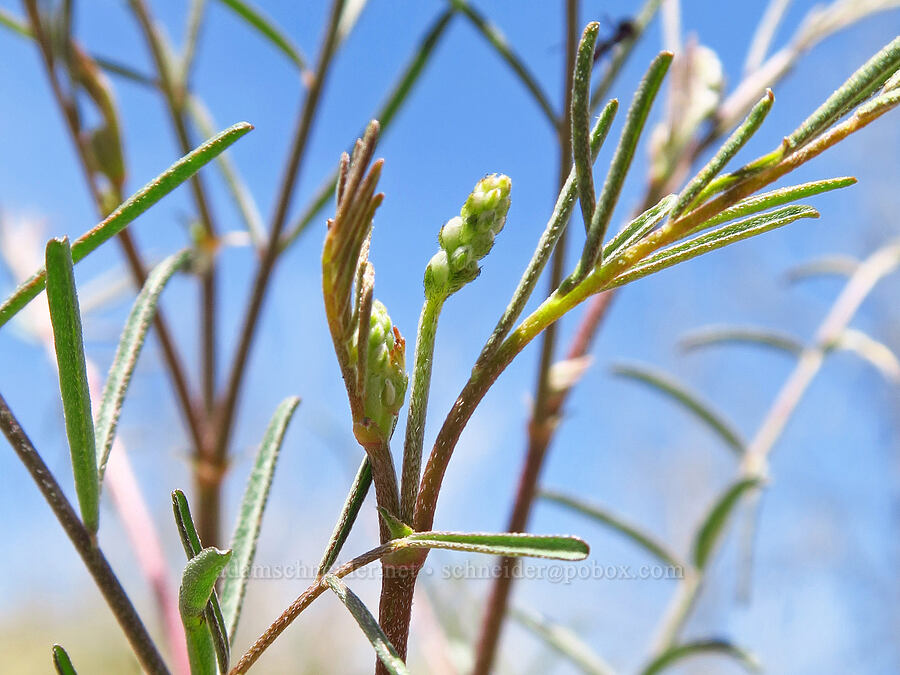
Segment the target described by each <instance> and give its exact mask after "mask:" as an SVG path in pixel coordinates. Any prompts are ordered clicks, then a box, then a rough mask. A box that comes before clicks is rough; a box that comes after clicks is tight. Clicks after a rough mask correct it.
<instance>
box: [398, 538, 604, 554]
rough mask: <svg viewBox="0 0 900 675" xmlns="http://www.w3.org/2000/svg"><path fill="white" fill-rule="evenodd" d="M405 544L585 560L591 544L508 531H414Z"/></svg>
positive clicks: (409, 545)
mask: <svg viewBox="0 0 900 675" xmlns="http://www.w3.org/2000/svg"><path fill="white" fill-rule="evenodd" d="M398 541H399V542H402V544H403V546H404V547H407V546H408V547H410V548H442V549H448V550H450V551H468V552H471V553H488V554H490V555H498V556H506V557H528V558H550V559H551V560H584V559H585V558H587V556H588V553H589V552H590V547H589V546H588V545H587V544H586V543H585V542H584V541H583V540H581V539H579V538H577V537H565V536H554V535H539V534H527V533H517V532H509V533H502V534H487V533H477V532H475V533H466V532H416V533H414V534H411V535H408V536H406V537H404V538H403V539H401V540H398Z"/></svg>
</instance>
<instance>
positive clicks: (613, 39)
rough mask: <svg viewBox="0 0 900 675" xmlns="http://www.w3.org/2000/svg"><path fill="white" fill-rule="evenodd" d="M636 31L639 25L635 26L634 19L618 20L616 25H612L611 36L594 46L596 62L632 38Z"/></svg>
mask: <svg viewBox="0 0 900 675" xmlns="http://www.w3.org/2000/svg"><path fill="white" fill-rule="evenodd" d="M636 33H637V26H635V24H634V21H632V20H631V19H620V20H619V21H617V22H616V23H615V25H613V26H612V32H611V34H610V36H609V37H608V38H606V39H605V40H600V41H599V42H598V43H597V46H596V47H595V48H594V63H597V61H599V60H600V59H602V58H603V57H604V56H605V55H606V54H608V53H609V52H610V51H611V50H612V48H613V47H615V46H616V45H617V44H619V43H620V42H624V41H625V40H630V39H632V38H633V37H634V36H635V34H636Z"/></svg>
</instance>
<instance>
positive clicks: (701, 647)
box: [641, 640, 762, 675]
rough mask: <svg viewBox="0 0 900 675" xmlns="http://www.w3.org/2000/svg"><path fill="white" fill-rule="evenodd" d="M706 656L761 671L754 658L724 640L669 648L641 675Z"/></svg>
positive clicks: (703, 641)
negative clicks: (727, 657) (732, 660)
mask: <svg viewBox="0 0 900 675" xmlns="http://www.w3.org/2000/svg"><path fill="white" fill-rule="evenodd" d="M708 654H721V655H723V656H730V657H731V658H733V659H735V660H736V661H737V662H738V663H740V664H741V665H742V666H744V668H746V669H747V670H749V671H751V672H758V671H760V670H762V668H761V666H760V664H759V662H758V661H757V660H756V657H754V656H753V655H752V654H750V653H749V652H747V651H745V650H744V649H741V648H740V647H736V646H735V645H733V644H731V643H730V642H727V641H725V640H698V641H696V642H689V643H687V644H683V645H675V646H674V647H670V648H669V649H668V650H666V651H665V652H663V653H662V654H660V655H659V656H658V657H657V658H656V659H654V660H653V661H652V662H651V663H650V664H649V665H648V666H647V667H646V668H644V669H643V670H642V671H641V675H656V673H661V672H662V671H664V670H665V669H666V668H668V667H669V666H672V665H674V664H675V663H676V662H678V661H682V660H683V659H687V658H692V657H695V656H704V655H708Z"/></svg>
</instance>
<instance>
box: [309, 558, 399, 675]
mask: <svg viewBox="0 0 900 675" xmlns="http://www.w3.org/2000/svg"><path fill="white" fill-rule="evenodd" d="M325 583H327V584H328V587H329V588H330V589H331V590H332V591H334V594H335V595H337V596H338V598H340V601H341V602H343V603H344V606H345V607H346V608H347V609H348V610H349V611H350V614H352V615H353V618H354V619H356V623H357V624H359V627H360V628H361V629H362V632H363V633H365V636H366V637H367V638H368V640H369V642H370V643H371V644H372V648H373V649H374V650H375V655H376V656H377V657H378V660H379V661H381V663H383V664H384V667H385V668H386V669H387V671H388V672H389V673H391V675H407V674H408V673H409V670H407V668H406V664H405V663H403V659H401V658H400V655H399V654H398V653H397V650H396V649H394V645H392V644H391V642H390V640H388V638H387V636H386V635H385V634H384V632H383V631H382V630H381V628H380V627H379V625H378V622H377V621H376V620H375V617H374V616H372V613H371V612H369V610H368V609H367V608H366V606H365V604H363V601H362V600H360V599H359V597H357V595H356V594H355V593H354V592H353V591H351V590H350V589H349V588H348V587H347V584H345V583H344V582H343V581H341V580H340V579H338V578H337V577H336V576H334V575H333V574H329V575H327V576H326V577H325Z"/></svg>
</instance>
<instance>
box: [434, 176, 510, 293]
mask: <svg viewBox="0 0 900 675" xmlns="http://www.w3.org/2000/svg"><path fill="white" fill-rule="evenodd" d="M511 187H512V181H510V179H509V177H508V176H504V175H502V174H495V173H494V174H490V175H488V176H485V177H484V178H482V179H481V180H480V181H478V183H477V184H476V185H475V189H474V190H472V193H471V194H470V195H469V196H468V198H466V202H465V204H463V207H462V208H461V209H460V212H459V216H457V217H455V218H451V219H450V220H448V221H447V222H446V223H445V224H444V226H443V227H442V228H441V231H440V234H439V235H438V241H439V243H440V246H441V249H442V250H441V251H440V252H438V254H437V255H435V256H434V257H433V258H432V259H431V261H430V262H429V263H428V267H427V268H426V270H425V290H426V292H428V293H429V294H442V295H444V296H446V295H449V294H450V293H455V292H456V291H458V290H459V289H460V288H462V287H463V286H464V285H465V284H467V283H469V282H470V281H472V280H473V279H475V277H477V276H478V274H479V272H480V268H479V266H478V263H479V261H480V260H481V259H482V258H484V256H486V255H487V254H488V253H490V251H491V248H493V246H494V237H496V236H497V234H498V233H499V232H500V231H501V230H502V229H503V226H504V224H505V223H506V214H507V212H508V211H509V192H510V189H511Z"/></svg>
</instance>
